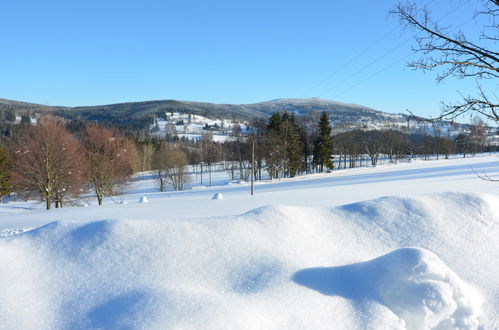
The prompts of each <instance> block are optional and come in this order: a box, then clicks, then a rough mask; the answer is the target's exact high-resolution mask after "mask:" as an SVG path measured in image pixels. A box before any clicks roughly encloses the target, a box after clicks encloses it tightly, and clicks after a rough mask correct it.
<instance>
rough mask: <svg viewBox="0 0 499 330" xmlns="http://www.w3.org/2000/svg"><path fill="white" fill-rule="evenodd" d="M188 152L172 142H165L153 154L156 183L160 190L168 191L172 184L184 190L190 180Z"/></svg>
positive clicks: (177, 188) (175, 187) (176, 188)
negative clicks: (167, 188) (187, 169)
mask: <svg viewBox="0 0 499 330" xmlns="http://www.w3.org/2000/svg"><path fill="white" fill-rule="evenodd" d="M186 166H187V154H186V153H185V152H184V151H183V150H181V149H180V148H178V147H175V146H174V145H172V144H167V143H163V144H161V146H160V149H159V150H158V151H157V152H156V153H155V154H154V156H153V168H154V171H155V179H156V185H157V186H158V189H159V190H160V191H166V187H167V186H168V185H170V186H171V187H172V188H173V189H174V190H176V191H178V190H183V189H184V185H185V184H186V183H188V182H189V175H188V173H187V171H186Z"/></svg>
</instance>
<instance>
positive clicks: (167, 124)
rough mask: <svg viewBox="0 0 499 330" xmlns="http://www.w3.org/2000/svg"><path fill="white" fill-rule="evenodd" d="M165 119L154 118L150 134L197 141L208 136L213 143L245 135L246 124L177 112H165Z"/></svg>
mask: <svg viewBox="0 0 499 330" xmlns="http://www.w3.org/2000/svg"><path fill="white" fill-rule="evenodd" d="M164 117H165V118H156V119H155V122H154V124H153V125H152V126H151V128H150V130H149V131H150V134H152V135H156V136H159V137H165V136H170V137H174V136H177V137H179V138H182V137H185V138H187V139H189V140H199V139H201V137H202V136H203V135H206V134H210V135H211V138H212V140H213V141H215V142H225V141H227V140H231V139H234V136H235V135H237V134H245V133H247V124H246V123H244V122H239V121H234V120H229V119H209V118H206V117H204V116H201V115H194V114H185V113H178V112H171V113H169V112H165V113H164Z"/></svg>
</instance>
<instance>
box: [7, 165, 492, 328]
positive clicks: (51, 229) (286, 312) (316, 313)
mask: <svg viewBox="0 0 499 330" xmlns="http://www.w3.org/2000/svg"><path fill="white" fill-rule="evenodd" d="M472 169H473V170H474V171H475V172H478V173H480V172H481V171H484V172H486V173H487V174H488V175H490V176H492V177H494V176H495V177H499V158H497V156H496V155H480V156H477V157H472V158H466V159H462V158H460V159H451V160H439V161H415V162H412V163H399V164H396V165H385V166H380V167H378V168H358V169H352V170H341V171H334V172H332V173H328V174H314V175H308V176H303V177H298V178H293V179H283V180H278V181H274V182H257V183H256V184H255V195H254V196H250V194H249V193H250V191H249V184H248V183H239V182H232V181H231V180H229V179H228V178H227V174H226V173H214V174H213V186H212V187H206V186H205V185H206V182H207V181H206V180H207V174H205V175H204V176H203V183H204V184H205V185H204V186H201V185H200V182H199V179H200V178H199V176H198V178H196V177H195V176H193V182H192V183H191V185H190V189H189V190H187V191H183V192H164V193H160V192H157V190H155V189H154V185H153V182H152V179H151V177H150V175H148V174H143V175H141V176H138V177H137V178H136V181H135V182H134V183H133V186H132V188H131V189H130V191H129V192H128V193H127V194H126V195H124V196H122V197H121V198H119V199H114V201H113V200H110V199H108V200H106V201H105V205H104V206H102V207H98V206H96V205H93V203H90V205H89V206H87V207H72V208H64V209H57V210H51V211H45V210H42V209H41V208H39V207H38V206H37V204H35V203H34V202H14V203H9V204H5V205H1V206H0V231H2V235H3V236H4V237H3V238H1V239H0V324H2V328H5V329H62V328H64V329H65V328H93V329H110V328H111V329H112V328H144V329H150V328H155V329H156V328H157V329H429V328H438V329H497V328H499V317H498V315H499V313H498V311H499V258H498V255H499V239H498V237H499V183H494V182H488V181H483V180H480V179H478V178H477V176H476V175H475V174H474V173H473V171H472ZM196 179H197V180H196ZM215 193H221V194H223V199H215V200H214V199H212V197H213V195H214V194H215ZM144 196H145V197H146V199H147V201H148V202H147V203H139V200H140V199H141V197H144ZM143 200H144V199H143ZM28 228H30V229H33V230H29V231H26V232H24V233H22V232H23V231H24V230H26V229H28ZM34 228H36V229H34Z"/></svg>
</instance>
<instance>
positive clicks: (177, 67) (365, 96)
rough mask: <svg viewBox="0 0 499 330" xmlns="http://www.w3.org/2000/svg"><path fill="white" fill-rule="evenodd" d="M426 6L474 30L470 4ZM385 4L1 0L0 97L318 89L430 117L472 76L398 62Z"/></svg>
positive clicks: (127, 97) (400, 45)
mask: <svg viewBox="0 0 499 330" xmlns="http://www.w3.org/2000/svg"><path fill="white" fill-rule="evenodd" d="M428 2H430V8H432V9H433V10H434V16H435V17H442V16H443V15H446V14H447V16H446V17H445V19H442V20H441V22H442V23H444V24H446V23H448V24H454V25H460V24H462V23H464V22H466V24H464V25H463V26H462V29H463V30H465V31H472V32H476V31H477V26H476V23H475V22H474V21H469V20H468V19H469V18H470V13H472V12H473V11H474V10H475V9H476V8H478V5H479V1H478V0H469V1H461V0H439V1H435V0H434V1H430V0H428V1H421V2H420V3H421V4H424V3H428ZM395 4H396V1H367V0H364V1H360V2H353V1H330V0H329V1H322V0H321V1H318V0H308V1H260V0H253V1H234V0H232V1H218V0H213V1H193V0H184V1H180V0H178V1H151V0H144V1H126V0H121V1H114V0H111V1H104V0H101V1H94V0H87V1H67V0H66V1H50V0H49V1H24V0H16V1H11V0H3V1H2V2H1V3H0V12H1V13H2V19H1V20H0V42H1V44H2V48H1V51H0V72H1V78H0V97H1V98H8V99H15V100H22V101H28V102H36V103H42V104H48V105H67V106H74V105H96V104H109V103H117V102H126V101H145V100H153V99H178V100H192V101H206V102H216V103H253V102H260V101H267V100H270V99H276V98H291V97H293V98H294V97H321V98H325V99H333V100H337V101H342V102H349V103H357V104H362V105H366V106H370V107H372V108H375V109H378V110H383V111H387V112H393V113H397V112H404V111H405V110H406V109H409V110H411V111H413V112H414V113H417V114H420V115H436V114H438V113H439V104H440V101H455V100H457V99H458V98H459V94H458V93H457V92H456V91H457V90H460V91H462V92H464V93H465V94H466V93H471V92H473V90H474V82H472V81H464V80H463V81H454V80H448V81H445V82H444V83H440V84H437V83H436V82H435V80H434V77H435V75H434V74H433V73H426V74H424V73H422V72H413V71H411V70H410V69H407V68H406V67H405V63H406V62H407V61H408V60H409V59H410V57H409V58H405V59H404V60H401V59H402V58H404V57H405V56H407V55H408V54H410V47H411V44H413V42H412V41H407V40H408V39H409V38H410V36H411V33H410V32H405V33H404V32H403V31H401V29H399V24H398V21H397V19H396V18H394V17H390V16H389V15H388V11H389V10H390V9H391V8H393V7H394V6H395ZM455 8H458V9H455ZM387 34H388V35H387ZM383 36H385V37H384V38H382V37H383ZM380 39H381V40H380ZM373 43H375V44H374V45H373ZM370 45H373V46H372V47H370V48H369V50H368V51H367V52H365V53H364V54H363V55H362V56H359V57H358V58H355V57H356V56H357V55H358V54H359V53H361V52H362V51H364V50H365V49H366V48H368V47H369V46H370ZM394 48H396V49H395V50H393V51H391V52H389V51H390V50H392V49H394ZM388 52H389V53H388ZM387 53H388V54H387ZM384 54H387V55H386V56H384V57H383V58H381V59H379V60H377V59H378V58H380V57H381V56H383V55H384ZM352 59H355V60H353V61H352ZM376 60H377V61H376ZM348 62H351V63H350V64H348V65H346V66H344V64H345V63H348ZM373 62H374V63H373ZM370 63H373V64H371V65H370V66H369V64H370ZM387 67H388V69H386V68H387ZM339 68H342V69H341V70H339V71H338V69H339ZM335 72H336V73H335ZM379 72H380V73H379ZM332 73H335V74H334V75H331V74H332ZM377 73H379V74H377ZM354 74H355V75H354ZM328 77H329V78H328ZM369 77H372V78H370V79H368V78H369ZM325 78H328V79H326V80H325ZM366 79H367V80H366ZM321 82H322V83H321Z"/></svg>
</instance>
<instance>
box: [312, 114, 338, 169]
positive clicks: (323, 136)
mask: <svg viewBox="0 0 499 330" xmlns="http://www.w3.org/2000/svg"><path fill="white" fill-rule="evenodd" d="M331 131H332V129H331V124H330V123H329V117H328V115H327V113H326V112H325V111H324V112H322V114H321V118H320V120H319V134H318V135H317V138H316V139H315V142H314V164H315V165H318V166H319V171H320V172H323V171H324V167H326V168H329V169H332V168H333V167H334V165H333V162H332V161H331V156H332V155H333V137H332V136H331Z"/></svg>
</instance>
